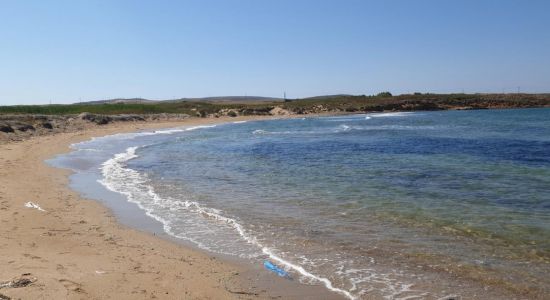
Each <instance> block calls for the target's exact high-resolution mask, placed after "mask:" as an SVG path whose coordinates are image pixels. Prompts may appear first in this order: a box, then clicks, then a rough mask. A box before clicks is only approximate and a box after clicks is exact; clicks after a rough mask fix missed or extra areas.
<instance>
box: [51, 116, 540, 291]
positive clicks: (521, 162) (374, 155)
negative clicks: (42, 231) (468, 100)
mask: <svg viewBox="0 0 550 300" xmlns="http://www.w3.org/2000/svg"><path fill="white" fill-rule="evenodd" d="M74 148H75V149H76V150H77V151H75V152H73V153H71V154H69V155H65V156H63V157H60V158H57V159H56V161H54V164H57V165H61V166H65V167H67V166H68V167H71V168H72V169H74V170H76V171H77V173H76V174H75V175H74V177H73V179H74V180H76V181H78V178H79V176H80V177H82V178H83V177H90V176H91V177H93V178H96V179H97V180H98V181H99V182H100V183H101V184H102V185H103V186H105V187H106V188H108V189H110V190H111V191H115V192H118V193H121V194H123V195H124V196H125V197H126V198H127V200H129V201H130V202H134V203H137V204H138V205H139V206H140V207H141V209H143V210H145V211H146V212H147V214H148V215H149V216H150V217H152V218H154V219H156V220H158V221H159V222H161V223H162V224H163V226H164V230H165V231H166V232H167V233H169V234H170V235H172V236H174V237H177V238H181V239H184V240H187V241H190V242H192V243H194V244H196V245H197V246H198V247H201V248H203V249H206V250H208V251H212V252H215V253H224V254H229V255H234V256H238V257H241V258H243V259H246V260H249V261H251V262H256V261H261V260H263V259H266V258H268V259H270V260H272V261H274V262H275V263H277V264H279V265H280V266H282V267H285V268H286V269H287V270H288V271H289V272H291V273H292V274H294V277H295V278H296V279H297V280H300V281H302V282H304V283H306V284H308V283H311V284H323V285H325V286H327V288H329V289H332V290H334V291H336V292H339V293H341V294H342V295H344V296H347V297H348V298H362V297H368V296H372V297H380V298H384V297H385V298H402V299H414V298H415V297H417V298H436V299H437V298H438V297H442V296H445V295H446V294H456V295H461V293H466V294H467V293H468V292H467V290H468V289H469V287H468V282H472V281H475V282H476V284H477V285H479V287H480V289H481V290H483V288H484V287H485V290H487V287H489V288H495V289H503V290H505V291H507V292H509V293H510V295H512V294H513V293H523V294H524V295H527V297H538V296H540V295H544V294H545V293H548V292H549V291H550V281H549V280H548V279H547V276H546V274H547V273H548V271H550V264H549V262H550V109H524V110H479V111H445V112H414V113H379V114H362V115H347V116H334V117H315V118H303V119H286V120H271V121H251V122H246V123H230V124H223V125H217V126H213V127H199V128H195V127H194V128H178V129H173V130H165V131H157V132H143V133H138V134H126V135H116V136H111V137H107V138H98V139H95V140H93V141H90V142H85V143H80V144H76V145H74ZM434 278H440V279H441V283H438V284H429V283H426V282H427V281H430V280H434ZM454 281H456V282H459V283H456V284H455V283H453V282H454ZM476 284H472V286H474V285H476ZM471 289H473V290H472V293H475V288H474V287H473V288H471ZM511 298H512V296H511Z"/></svg>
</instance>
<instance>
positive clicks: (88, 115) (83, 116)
mask: <svg viewBox="0 0 550 300" xmlns="http://www.w3.org/2000/svg"><path fill="white" fill-rule="evenodd" d="M78 118H79V119H81V120H86V121H93V120H94V118H95V115H94V114H91V113H89V112H83V113H81V114H79V115H78Z"/></svg>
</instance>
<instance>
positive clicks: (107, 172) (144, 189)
mask: <svg viewBox="0 0 550 300" xmlns="http://www.w3.org/2000/svg"><path fill="white" fill-rule="evenodd" d="M137 149H138V147H129V148H127V149H126V152H123V153H118V154H116V155H115V156H114V157H113V158H111V159H109V160H107V161H105V162H104V163H103V164H102V167H101V173H102V175H103V179H101V180H99V183H101V184H102V185H103V186H105V187H106V188H107V189H109V190H110V191H113V192H117V193H120V194H123V195H125V196H126V199H127V200H128V201H129V202H132V203H135V204H137V205H138V207H140V208H141V209H142V210H144V211H145V213H146V215H147V216H149V217H151V218H153V219H155V220H157V221H159V222H160V223H161V224H163V228H164V231H165V232H166V233H168V234H169V235H171V236H173V237H176V238H180V239H185V240H189V241H191V242H193V243H195V244H196V245H197V246H199V247H200V248H203V249H206V250H210V251H213V252H219V251H214V249H212V248H211V247H209V246H208V245H205V244H204V243H202V242H201V241H200V240H198V239H195V238H190V237H189V236H187V235H182V234H178V233H176V232H175V231H174V230H173V227H172V220H170V219H168V218H166V217H163V216H161V215H160V214H158V213H157V211H158V210H160V211H171V212H174V211H181V210H186V211H188V212H192V213H194V214H195V216H198V217H202V218H203V219H204V218H205V217H206V219H212V220H215V221H218V225H219V222H222V223H223V224H225V225H226V226H229V227H230V228H232V229H233V230H234V231H235V232H237V233H238V235H239V236H240V238H241V239H242V240H243V241H245V242H246V243H247V244H249V245H252V246H254V247H256V248H257V249H259V250H260V251H261V253H263V255H265V256H267V257H268V258H269V259H271V260H273V261H275V262H277V263H279V264H280V265H282V266H284V267H285V269H286V270H292V271H294V272H297V273H298V274H300V275H301V276H304V277H307V278H309V279H311V280H315V281H317V282H320V283H322V284H324V285H325V287H326V288H327V289H329V290H331V291H333V292H336V293H339V294H341V295H344V296H345V297H347V298H349V299H357V297H356V296H354V295H352V294H351V293H350V292H349V291H346V290H343V289H340V288H337V287H335V286H334V285H333V283H332V282H331V281H330V280H329V279H327V278H324V277H321V276H318V275H315V274H313V273H311V272H309V271H307V270H305V269H304V268H303V267H302V266H300V265H297V264H294V263H292V262H289V261H287V260H285V259H283V258H282V257H280V256H279V255H277V254H276V252H277V251H276V250H275V249H272V248H270V247H266V246H264V245H263V244H261V243H260V242H259V241H258V240H257V239H256V237H254V236H253V235H252V234H250V233H249V232H247V230H246V229H245V228H244V227H243V226H242V225H241V224H239V223H238V222H237V221H236V220H235V219H233V218H230V217H226V216H223V215H222V214H221V212H220V211H219V210H216V209H213V208H208V207H203V206H202V205H200V204H199V203H197V202H194V201H190V200H183V201H182V200H177V199H173V198H168V197H166V198H163V197H161V196H159V195H158V194H157V193H156V192H155V190H154V188H153V187H152V186H150V185H148V184H147V182H148V180H147V178H146V176H145V175H143V174H141V173H139V172H137V171H135V170H133V169H130V168H128V167H126V162H128V161H129V160H131V159H134V158H136V157H138V155H137V154H136V150H137ZM210 225H212V224H210Z"/></svg>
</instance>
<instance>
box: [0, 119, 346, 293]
mask: <svg viewBox="0 0 550 300" xmlns="http://www.w3.org/2000/svg"><path fill="white" fill-rule="evenodd" d="M256 118H258V117H256ZM237 119H240V120H244V119H250V118H245V117H241V118H231V120H232V121H235V120H237ZM224 121H225V119H224V118H220V119H189V120H183V121H178V122H149V123H143V122H136V123H132V122H129V123H115V124H109V125H105V126H95V127H93V128H90V129H87V130H84V131H78V132H73V133H59V134H55V135H51V136H40V137H34V138H31V139H28V140H25V141H21V142H11V143H6V144H2V145H0V220H1V226H0V237H1V238H0V265H1V266H2V268H0V299H10V298H11V299H151V298H159V299H248V298H254V299H256V298H272V297H282V298H287V299H292V298H311V299H313V298H315V299H333V298H338V296H337V295H333V294H330V293H329V292H328V291H327V290H325V289H324V288H322V287H320V286H317V287H310V286H303V285H300V284H298V283H296V282H292V283H291V282H288V281H285V280H281V279H278V278H276V276H271V275H270V276H269V277H267V280H266V279H265V278H264V279H263V280H262V276H258V275H257V274H256V273H257V272H256V273H255V272H254V270H249V269H247V268H245V267H243V266H241V265H239V264H238V263H231V262H227V261H225V260H220V259H219V258H216V257H214V256H212V255H209V254H207V253H204V252H200V251H197V250H194V249H190V248H189V247H184V246H182V245H178V244H177V243H173V242H170V241H168V240H166V239H162V238H159V237H156V236H153V235H152V234H150V233H145V232H140V231H137V230H134V229H130V228H127V227H125V226H122V225H120V224H118V223H117V221H116V220H115V218H114V217H113V215H112V213H111V212H110V211H109V210H108V209H107V208H105V207H103V206H102V205H100V204H99V203H98V202H95V201H91V200H86V199H82V198H81V197H80V196H79V195H78V194H77V193H76V192H74V191H72V190H70V189H69V188H68V187H67V184H68V175H69V174H70V172H69V171H67V170H62V169H56V168H53V167H51V166H49V165H47V164H46V163H45V162H44V160H46V159H49V158H51V157H53V156H55V155H56V154H59V153H64V152H67V151H70V148H69V145H70V144H72V143H75V142H79V141H84V140H87V139H90V138H91V137H96V136H103V135H108V134H113V133H119V132H131V131H138V130H143V129H155V128H167V127H176V126H185V125H198V124H199V123H201V124H204V123H212V122H224ZM29 202H32V203H29ZM262 281H263V283H262ZM275 285H276V286H278V288H270V286H271V287H273V286H275Z"/></svg>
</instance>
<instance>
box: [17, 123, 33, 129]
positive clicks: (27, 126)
mask: <svg viewBox="0 0 550 300" xmlns="http://www.w3.org/2000/svg"><path fill="white" fill-rule="evenodd" d="M16 129H17V130H19V131H29V130H32V131H34V126H32V125H29V124H22V125H19V126H17V127H16Z"/></svg>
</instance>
